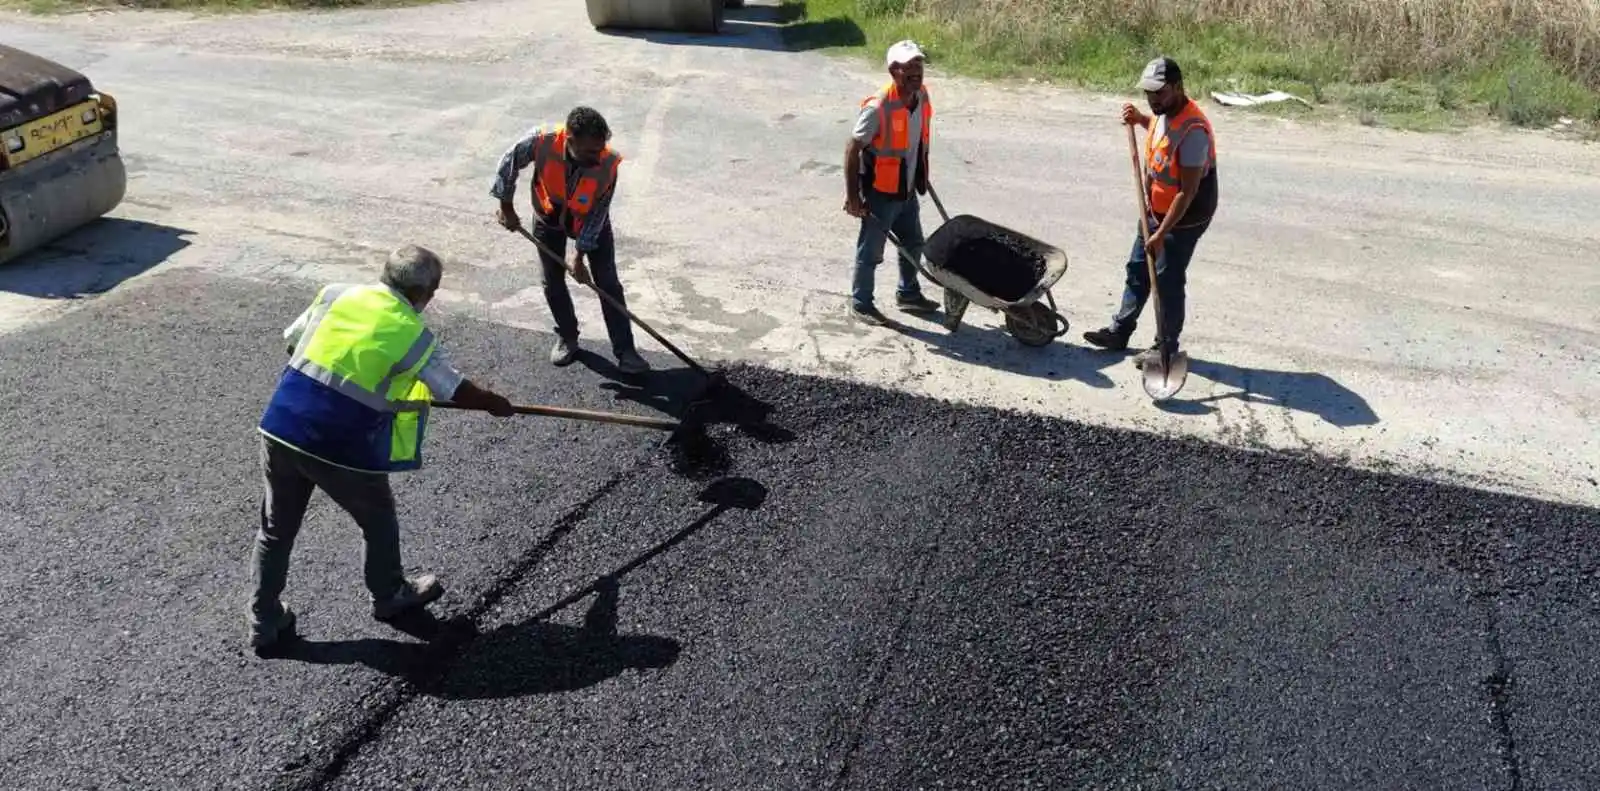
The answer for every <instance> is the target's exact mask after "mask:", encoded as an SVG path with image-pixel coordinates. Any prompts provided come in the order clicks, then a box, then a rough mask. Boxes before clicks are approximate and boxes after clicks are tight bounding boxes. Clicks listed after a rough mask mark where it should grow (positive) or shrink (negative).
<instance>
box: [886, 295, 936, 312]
mask: <svg viewBox="0 0 1600 791" xmlns="http://www.w3.org/2000/svg"><path fill="white" fill-rule="evenodd" d="M894 302H895V305H896V306H897V307H899V308H900V309H901V310H903V311H906V312H907V313H932V312H934V311H936V310H938V309H939V303H937V302H934V301H933V300H931V299H928V298H927V297H925V296H923V295H921V294H910V295H906V296H900V297H896V298H895V301H894Z"/></svg>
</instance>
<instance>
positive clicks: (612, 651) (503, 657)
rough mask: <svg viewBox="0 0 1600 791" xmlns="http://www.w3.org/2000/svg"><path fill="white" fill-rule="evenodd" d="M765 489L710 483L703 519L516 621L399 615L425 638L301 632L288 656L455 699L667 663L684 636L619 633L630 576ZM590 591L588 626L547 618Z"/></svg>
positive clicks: (755, 500)
mask: <svg viewBox="0 0 1600 791" xmlns="http://www.w3.org/2000/svg"><path fill="white" fill-rule="evenodd" d="M766 496H767V489H766V487H765V486H763V485H762V484H761V483H760V482H758V481H755V480H752V479H750V478H740V477H734V478H723V479H719V480H717V481H714V482H712V483H711V484H710V485H708V486H706V487H705V489H703V490H702V491H701V493H700V495H699V499H700V500H701V501H702V502H705V503H708V504H710V505H711V508H710V509H708V510H707V511H706V512H705V513H704V514H702V515H701V516H700V518H698V519H696V520H695V521H694V522H692V523H690V524H689V525H688V526H686V527H684V528H683V529H682V530H679V531H678V532H677V533H674V534H673V535H672V536H671V537H669V538H667V539H666V540H665V541H663V542H661V543H659V544H657V545H656V546H654V547H652V548H650V549H649V550H647V551H646V552H644V553H643V554H641V555H639V556H638V557H636V558H634V559H633V560H631V561H629V562H628V563H626V564H624V565H622V566H621V567H619V568H616V569H613V570H611V571H609V572H607V573H605V574H602V575H601V576H599V577H598V578H596V579H595V580H594V581H593V582H591V583H589V584H588V585H586V586H584V587H582V588H579V589H577V590H575V591H573V592H572V593H569V594H568V595H567V596H565V597H563V598H562V599H561V600H560V601H557V602H556V603H554V604H552V605H550V606H549V607H547V608H545V609H544V610H543V611H541V612H539V613H537V614H536V615H534V616H533V617H531V618H529V619H527V620H526V621H523V622H521V623H518V624H510V625H506V626H501V627H498V628H496V629H493V630H491V631H489V632H484V633H479V632H477V630H476V629H475V628H474V627H473V625H472V624H471V622H470V621H467V620H464V619H453V620H450V621H440V620H438V619H437V618H435V617H434V616H433V615H432V614H431V613H428V612H426V611H423V612H421V613H418V614H416V615H412V616H408V617H406V618H402V619H399V620H397V621H395V622H394V623H393V624H392V625H393V626H394V627H395V628H397V629H399V630H401V631H404V632H406V633H407V634H410V635H411V636H413V637H415V638H417V639H419V640H422V641H423V642H422V643H411V642H400V641H396V640H381V639H366V640H349V641H341V642H326V643H315V642H309V641H302V642H299V643H298V644H297V645H295V646H294V647H293V648H291V649H290V650H289V651H288V652H287V653H286V654H284V655H285V656H286V657H287V658H292V659H299V660H301V661H305V662H310V663H314V664H356V663H359V664H362V665H366V666H367V667H370V668H373V669H374V670H377V671H378V672H380V673H383V674H385V675H388V676H392V677H396V678H403V679H405V680H406V681H408V682H410V683H411V684H412V685H413V686H414V687H415V688H416V689H417V691H418V692H420V693H421V694H424V695H430V696H434V697H441V698H448V699H485V698H511V697H522V696H527V695H544V694H550V693H555V692H570V691H573V690H578V689H583V688H585V687H589V686H593V685H595V684H598V683H600V682H602V681H605V680H607V679H610V678H612V677H614V676H617V675H620V674H622V673H624V672H626V671H629V670H638V671H643V670H657V669H661V668H665V667H669V666H671V665H672V664H673V663H674V662H676V661H677V659H678V654H679V651H680V650H681V646H680V644H679V643H678V641H676V640H673V639H671V638H667V637H659V636H655V635H640V634H632V635H624V634H619V633H618V632H617V621H618V609H619V604H620V601H621V590H622V585H621V582H622V580H623V578H624V577H626V576H627V575H628V574H629V573H631V572H632V571H633V570H635V569H637V568H639V567H640V566H643V565H644V564H646V563H648V562H650V560H652V559H654V558H655V557H657V556H659V555H661V554H662V553H664V552H667V551H668V550H670V549H672V548H673V547H674V546H677V545H678V544H679V543H681V542H683V541H685V540H686V539H688V538H690V537H691V536H693V535H695V534H696V533H698V532H700V531H701V530H702V529H704V528H705V527H706V526H707V525H709V524H711V523H712V522H713V521H715V520H716V519H717V517H719V516H721V515H722V514H723V513H725V512H727V511H728V510H730V509H742V510H755V509H758V508H760V507H761V506H762V504H764V503H765V502H766ZM591 596H592V597H593V600H592V601H591V602H590V604H589V608H588V610H587V611H586V612H585V613H584V618H583V625H582V626H569V625H565V624H553V623H549V622H548V619H549V618H550V617H551V616H553V615H555V614H556V613H558V612H561V611H562V610H565V609H566V608H567V607H570V606H572V605H573V604H575V603H577V602H580V601H582V600H584V599H585V598H589V597H591ZM457 653H461V654H462V656H461V657H460V659H455V655H456V654H457Z"/></svg>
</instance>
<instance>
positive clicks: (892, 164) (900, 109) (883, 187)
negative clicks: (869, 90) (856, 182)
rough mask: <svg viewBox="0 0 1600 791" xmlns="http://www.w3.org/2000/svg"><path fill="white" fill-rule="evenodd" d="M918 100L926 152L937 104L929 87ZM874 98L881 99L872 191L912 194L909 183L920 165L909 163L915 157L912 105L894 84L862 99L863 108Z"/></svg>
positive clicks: (873, 150)
mask: <svg viewBox="0 0 1600 791" xmlns="http://www.w3.org/2000/svg"><path fill="white" fill-rule="evenodd" d="M917 97H918V99H919V101H920V104H919V105H918V107H919V109H921V110H922V134H921V135H920V137H921V144H922V146H923V150H924V151H925V150H927V145H928V141H929V140H930V139H931V129H932V127H933V101H932V100H931V99H930V98H929V97H928V89H927V88H926V87H924V88H922V89H920V90H919V91H918V92H917ZM873 99H877V100H878V133H877V135H875V136H874V137H873V138H872V144H871V145H869V146H868V147H867V150H868V152H869V153H870V154H871V159H872V188H873V189H875V190H877V191H878V192H883V193H887V194H890V195H896V196H900V195H904V194H906V193H908V192H909V191H910V190H909V187H910V184H909V183H908V182H909V180H910V178H911V174H912V172H913V171H912V169H913V168H915V167H916V166H917V163H916V162H907V161H906V160H907V158H908V157H909V156H910V154H911V109H910V107H909V104H910V103H909V102H908V101H907V100H905V99H903V98H901V96H900V89H899V87H898V86H896V85H895V84H894V82H892V81H891V82H890V83H889V84H888V85H885V86H884V87H883V88H881V89H879V90H878V92H877V93H876V94H873V95H872V96H868V97H867V98H865V99H863V100H861V106H862V107H866V106H867V104H868V103H870V102H871V101H872V100H873Z"/></svg>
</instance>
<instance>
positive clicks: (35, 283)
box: [0, 217, 193, 299]
mask: <svg viewBox="0 0 1600 791" xmlns="http://www.w3.org/2000/svg"><path fill="white" fill-rule="evenodd" d="M191 233H193V232H192V231H187V230H184V229H181V228H173V227H169V226H166V225H157V224H154V223H147V222H139V221H137V220H124V219H122V218H119V217H102V218H100V219H98V220H96V221H94V222H92V223H89V224H88V225H85V226H83V227H81V228H78V229H77V230H75V231H73V232H72V233H69V234H66V235H64V236H62V237H60V238H58V239H56V240H55V241H53V242H51V243H49V244H46V245H44V246H42V247H39V248H37V249H34V250H31V251H29V252H28V253H26V254H24V255H21V256H18V257H17V258H15V259H12V260H11V261H8V262H6V263H5V264H0V291H5V292H10V293H13V294H21V295H23V296H27V297H36V298H39V299H79V298H82V297H85V296H93V295H96V294H103V293H105V292H107V291H110V290H111V289H113V288H116V287H117V286H118V285H120V284H122V283H123V282H124V281H127V280H130V279H132V278H134V277H138V276H139V275H142V274H144V273H145V272H148V271H150V270H151V269H154V268H155V267H157V266H159V265H160V264H161V263H163V262H164V261H166V260H167V259H168V258H170V257H172V255H173V254H174V253H177V252H178V251H179V250H182V249H183V248H185V247H188V246H189V241H188V240H187V239H185V238H184V236H186V235H189V234H191Z"/></svg>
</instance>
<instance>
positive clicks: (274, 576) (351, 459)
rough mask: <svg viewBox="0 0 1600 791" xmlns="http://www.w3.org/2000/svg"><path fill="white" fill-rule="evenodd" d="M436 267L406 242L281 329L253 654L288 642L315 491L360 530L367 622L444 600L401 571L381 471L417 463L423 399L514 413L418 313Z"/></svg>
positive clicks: (435, 584)
mask: <svg viewBox="0 0 1600 791" xmlns="http://www.w3.org/2000/svg"><path fill="white" fill-rule="evenodd" d="M443 270H444V267H443V264H442V263H441V262H440V260H439V257H438V256H437V255H435V254H434V253H433V252H432V251H430V250H427V249H425V248H422V247H417V246H415V245H407V246H405V247H402V248H400V249H398V250H396V251H394V253H393V254H391V255H390V256H389V261H388V263H387V264H386V265H385V267H384V270H383V277H382V282H380V283H374V284H360V285H357V284H334V285H329V286H326V287H324V288H323V289H322V290H321V291H319V292H318V293H317V296H316V298H315V299H314V300H313V301H312V303H311V306H310V307H308V308H306V310H305V312H303V313H301V314H300V317H299V318H298V319H296V320H295V322H294V323H293V324H291V325H290V326H289V328H288V329H287V330H285V331H284V339H285V341H286V342H287V343H288V352H289V354H290V360H289V363H288V365H287V366H285V367H284V369H283V373H282V374H281V376H280V377H279V379H278V386H277V389H276V390H275V391H274V392H273V394H272V399H271V400H270V401H269V402H268V403H267V407H266V411H265V412H264V414H262V416H261V423H260V426H259V430H260V431H261V434H262V438H261V467H262V474H263V477H264V478H265V493H266V499H265V501H264V502H263V503H262V505H261V527H260V530H259V531H258V532H257V533H256V538H255V546H254V550H253V556H254V564H255V592H254V594H253V595H252V597H251V601H250V616H249V622H250V627H251V636H250V643H251V646H252V647H253V648H255V649H256V651H257V653H263V652H264V651H266V650H267V649H269V648H272V647H274V646H277V645H278V644H279V643H280V641H281V640H283V639H285V638H288V637H292V636H293V634H294V626H295V616H294V612H293V611H292V610H290V609H289V608H288V607H287V606H285V605H284V603H283V602H282V601H281V600H280V596H281V594H282V593H283V589H284V585H285V581H286V579H287V577H288V573H289V554H290V552H291V550H292V549H293V548H294V540H295V536H296V535H297V534H298V533H299V531H300V523H301V521H302V520H303V519H304V518H305V513H306V506H307V504H308V503H309V502H310V500H311V493H312V491H313V490H314V489H316V488H317V487H321V488H322V490H323V492H324V493H326V494H327V495H328V499H330V500H333V501H334V502H335V503H337V504H338V505H339V507H341V508H343V509H344V510H345V511H346V512H348V513H349V514H350V515H351V516H352V517H353V518H354V519H355V521H356V524H357V525H359V526H360V528H361V532H362V535H363V538H364V539H365V542H366V569H365V571H366V575H365V576H366V586H367V591H368V592H369V593H370V594H371V596H372V614H373V617H375V618H377V619H379V620H383V621H388V620H391V619H393V618H394V617H395V616H397V615H400V614H401V613H404V612H407V611H410V610H413V609H414V608H417V607H421V606H424V605H427V604H428V603H430V602H432V601H434V600H435V599H438V598H439V596H441V595H442V594H443V593H444V588H443V587H442V586H441V585H440V584H439V581H438V579H436V578H435V577H434V576H433V575H431V574H429V575H421V576H415V577H407V576H405V574H404V572H403V570H402V567H401V565H400V522H399V519H398V517H397V516H396V514H395V505H394V496H393V493H392V492H391V491H390V488H389V473H393V472H402V471H406V470H414V469H417V468H418V467H420V466H421V465H422V443H423V434H424V431H425V429H426V428H427V422H428V403H429V401H430V400H433V399H438V400H449V401H454V402H456V403H459V404H461V405H463V406H466V407H471V408H478V409H484V410H487V411H488V412H489V413H490V414H493V415H497V416H500V417H506V416H510V415H513V414H516V413H515V411H514V410H513V409H512V406H511V403H510V402H509V401H507V400H506V399H505V398H504V397H503V396H500V395H498V394H496V393H493V392H490V391H488V390H485V389H483V388H481V387H479V386H477V385H475V384H473V383H472V382H471V381H468V380H467V379H466V378H465V377H463V376H462V375H461V373H460V372H458V371H456V370H455V369H454V368H453V367H451V365H450V363H449V362H448V361H447V360H446V358H445V355H444V353H443V351H441V350H440V349H439V347H438V345H437V343H436V342H435V340H434V337H433V332H432V331H430V330H429V329H428V328H427V327H426V326H424V324H423V321H422V317H421V315H420V314H421V313H422V311H423V309H424V308H426V307H427V305H428V302H429V301H430V300H431V299H432V298H433V295H434V292H435V291H437V290H438V288H439V281H440V279H441V278H442V277H443Z"/></svg>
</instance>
